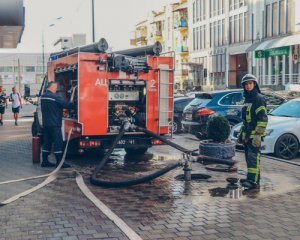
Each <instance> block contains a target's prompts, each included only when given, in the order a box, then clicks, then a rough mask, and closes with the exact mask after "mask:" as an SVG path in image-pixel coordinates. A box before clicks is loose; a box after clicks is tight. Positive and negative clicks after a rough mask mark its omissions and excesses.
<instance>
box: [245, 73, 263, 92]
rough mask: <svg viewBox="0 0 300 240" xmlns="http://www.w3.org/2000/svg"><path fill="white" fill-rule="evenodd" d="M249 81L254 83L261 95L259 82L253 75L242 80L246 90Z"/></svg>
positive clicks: (248, 75) (247, 75)
mask: <svg viewBox="0 0 300 240" xmlns="http://www.w3.org/2000/svg"><path fill="white" fill-rule="evenodd" d="M248 81H253V82H254V83H255V84H254V85H255V87H254V88H256V89H257V90H258V92H259V93H260V89H259V86H258V81H257V78H256V77H255V76H254V75H253V74H250V73H248V74H246V75H245V76H244V77H243V78H242V85H243V88H245V83H246V82H248Z"/></svg>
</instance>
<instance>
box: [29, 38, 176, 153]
mask: <svg viewBox="0 0 300 240" xmlns="http://www.w3.org/2000/svg"><path fill="white" fill-rule="evenodd" d="M107 49H108V44H107V42H106V41H105V39H100V41H99V42H98V43H95V44H91V45H86V46H83V47H78V48H74V49H70V50H66V51H62V52H58V53H53V54H51V56H50V60H49V62H48V66H47V77H46V78H45V81H44V83H43V85H42V88H41V91H40V94H42V93H43V92H44V91H45V89H46V87H47V82H52V81H55V82H57V83H58V85H59V88H58V92H57V94H59V95H60V96H61V97H62V98H63V99H65V100H66V101H71V102H73V103H74V104H75V105H76V109H75V110H74V111H73V110H72V111H67V110H64V111H63V124H62V132H63V137H64V140H66V139H67V135H68V132H69V130H70V129H71V128H73V131H72V135H71V139H72V141H73V142H75V143H76V145H77V146H78V150H80V149H81V150H85V149H90V148H104V149H105V148H109V147H110V145H111V143H112V141H113V139H114V138H115V137H116V135H117V134H118V133H119V130H120V127H121V125H122V123H123V122H124V121H130V123H133V124H135V125H138V126H141V127H143V128H146V129H147V130H150V131H152V132H154V133H156V134H160V135H165V134H168V133H169V128H170V127H171V126H172V125H170V122H172V118H173V73H174V60H173V57H172V56H162V55H160V53H161V45H160V43H158V42H157V43H155V44H154V45H152V46H146V47H141V48H135V49H128V50H123V51H118V52H110V53H108V52H107ZM39 107H40V104H39V106H38V108H37V111H36V113H35V118H34V119H35V120H34V123H33V128H34V129H36V130H37V131H36V132H37V133H38V134H41V135H42V120H41V117H42V116H41V111H40V109H39ZM128 113H130V114H128ZM156 144H161V142H160V141H158V140H155V139H153V138H151V137H150V136H147V135H146V134H144V133H143V132H138V131H135V130H130V131H128V132H126V134H125V135H124V137H123V138H122V139H121V140H120V141H119V142H118V145H117V147H119V148H124V149H125V150H126V152H127V153H135V154H142V153H144V152H146V151H147V149H148V148H149V147H151V146H152V145H156Z"/></svg>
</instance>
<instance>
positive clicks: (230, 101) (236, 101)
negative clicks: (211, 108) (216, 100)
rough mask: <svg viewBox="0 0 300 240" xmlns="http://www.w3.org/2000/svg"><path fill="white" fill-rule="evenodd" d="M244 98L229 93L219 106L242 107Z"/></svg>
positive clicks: (241, 95) (239, 94)
mask: <svg viewBox="0 0 300 240" xmlns="http://www.w3.org/2000/svg"><path fill="white" fill-rule="evenodd" d="M243 102H244V97H243V94H242V93H230V94H228V95H226V96H225V97H223V98H222V99H221V101H220V104H221V105H243Z"/></svg>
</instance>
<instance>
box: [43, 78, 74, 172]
mask: <svg viewBox="0 0 300 240" xmlns="http://www.w3.org/2000/svg"><path fill="white" fill-rule="evenodd" d="M57 87H58V84H57V83H56V82H50V83H49V85H48V88H47V91H46V92H45V93H44V94H43V95H42V96H41V109H42V117H43V149H42V159H43V161H42V164H41V166H42V167H54V166H55V165H56V166H58V164H59V163H60V161H61V160H62V155H63V138H62V130H61V126H62V114H63V112H62V110H63V108H67V109H72V108H74V105H73V104H72V103H68V102H65V101H64V100H63V99H62V98H61V97H60V96H58V95H57V94H56V92H57ZM52 144H53V145H54V146H53V152H54V155H55V158H56V164H53V163H51V162H49V160H48V156H49V155H50V153H51V148H52ZM62 167H63V168H66V167H70V165H69V164H66V163H64V164H63V166H62Z"/></svg>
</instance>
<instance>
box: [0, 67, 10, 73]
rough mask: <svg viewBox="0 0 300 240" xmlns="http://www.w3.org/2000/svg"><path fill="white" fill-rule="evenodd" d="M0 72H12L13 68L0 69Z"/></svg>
mask: <svg viewBox="0 0 300 240" xmlns="http://www.w3.org/2000/svg"><path fill="white" fill-rule="evenodd" d="M0 72H13V67H0Z"/></svg>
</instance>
